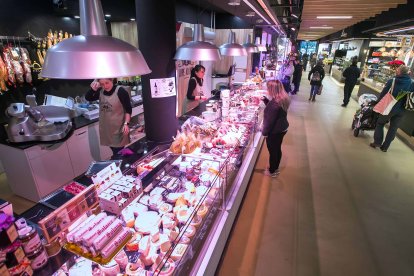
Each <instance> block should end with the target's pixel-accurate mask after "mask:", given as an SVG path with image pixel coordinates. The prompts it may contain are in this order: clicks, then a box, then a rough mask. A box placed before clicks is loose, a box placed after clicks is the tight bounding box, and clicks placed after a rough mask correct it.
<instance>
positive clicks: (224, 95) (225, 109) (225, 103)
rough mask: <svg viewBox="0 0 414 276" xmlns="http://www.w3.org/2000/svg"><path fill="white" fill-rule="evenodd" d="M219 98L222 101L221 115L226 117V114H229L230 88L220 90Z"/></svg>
mask: <svg viewBox="0 0 414 276" xmlns="http://www.w3.org/2000/svg"><path fill="white" fill-rule="evenodd" d="M220 98H221V102H222V104H221V115H222V116H223V117H224V118H226V117H227V116H229V110H230V90H229V89H225V90H221V93H220Z"/></svg>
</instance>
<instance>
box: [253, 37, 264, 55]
mask: <svg viewBox="0 0 414 276" xmlns="http://www.w3.org/2000/svg"><path fill="white" fill-rule="evenodd" d="M255 44H256V46H257V48H258V49H259V51H260V52H267V48H266V46H265V45H262V44H261V43H260V37H256V41H255Z"/></svg>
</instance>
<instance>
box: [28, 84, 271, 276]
mask: <svg viewBox="0 0 414 276" xmlns="http://www.w3.org/2000/svg"><path fill="white" fill-rule="evenodd" d="M221 94H222V99H221V101H220V102H219V101H217V100H211V101H210V102H209V103H208V104H207V109H206V104H202V105H200V106H199V107H197V108H196V109H194V110H192V111H190V112H189V113H187V114H185V115H183V116H182V117H181V118H180V121H181V123H182V124H181V128H180V130H179V133H177V136H176V137H175V140H174V142H173V143H172V144H171V145H156V144H154V143H151V142H148V141H146V140H145V139H143V140H141V141H139V142H137V143H134V144H133V145H131V146H130V149H131V150H132V152H134V154H133V155H130V156H128V157H125V158H122V160H119V161H114V162H109V165H108V164H106V167H104V168H103V169H101V168H99V169H101V170H97V169H96V168H95V167H93V166H92V167H91V168H89V170H88V172H89V173H88V176H86V175H82V176H80V177H78V178H75V179H74V181H73V182H72V183H70V184H68V185H65V186H64V187H62V188H60V189H58V190H57V191H55V192H54V193H52V194H50V195H49V196H47V197H45V198H43V199H42V200H41V201H40V202H39V203H38V204H37V205H36V206H35V207H33V208H32V210H28V211H27V212H25V213H24V214H22V217H24V218H26V220H27V221H28V223H29V224H32V225H34V226H35V227H39V229H40V230H41V232H40V233H41V235H42V236H43V238H44V242H43V247H44V248H45V249H46V248H48V249H49V250H50V251H51V252H52V254H51V255H50V256H51V257H49V259H48V260H47V259H46V260H44V262H41V265H40V266H39V267H32V268H33V269H36V275H69V273H83V274H84V275H103V273H109V274H105V275H116V273H119V272H121V273H127V274H128V275H148V274H146V273H153V274H154V275H190V274H194V275H212V274H214V271H215V269H216V267H217V265H218V262H219V259H220V256H221V253H222V251H223V249H224V246H225V243H226V240H227V238H228V235H229V232H230V229H231V226H232V224H233V222H234V219H235V217H236V214H237V211H238V209H239V205H240V203H241V200H242V198H243V194H244V192H245V190H246V187H247V184H248V180H249V176H250V174H251V172H252V170H253V166H254V163H255V160H256V158H257V156H258V153H259V151H260V148H261V145H262V143H263V138H262V137H261V134H260V132H258V124H259V123H260V121H261V111H262V108H263V104H262V103H261V100H260V99H261V97H262V96H263V95H264V94H265V91H264V90H257V86H256V85H255V84H246V85H243V86H242V87H241V88H240V89H239V90H238V91H234V93H232V94H230V91H222V93H221ZM200 115H201V118H200V117H198V116H200ZM95 165H99V164H98V163H97V164H95ZM61 247H63V248H64V250H61V249H60V248H61ZM28 260H31V259H30V258H28ZM27 263H29V262H27Z"/></svg>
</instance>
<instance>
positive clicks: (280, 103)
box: [262, 80, 290, 177]
mask: <svg viewBox="0 0 414 276" xmlns="http://www.w3.org/2000/svg"><path fill="white" fill-rule="evenodd" d="M267 92H268V94H269V96H270V97H271V98H272V99H271V100H270V101H268V100H267V99H265V103H266V102H267V104H266V108H265V110H264V114H263V127H262V134H263V136H265V137H266V145H267V149H268V150H269V167H268V168H267V169H266V170H265V174H266V175H268V176H271V177H276V176H277V175H278V174H279V173H280V171H279V164H280V160H281V159H282V141H283V137H284V136H285V134H286V132H287V130H288V127H289V122H288V120H287V110H288V108H289V105H290V99H289V96H288V94H287V93H286V91H285V89H284V88H283V84H282V83H281V82H280V81H279V80H270V81H268V82H267Z"/></svg>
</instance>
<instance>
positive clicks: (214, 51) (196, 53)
mask: <svg viewBox="0 0 414 276" xmlns="http://www.w3.org/2000/svg"><path fill="white" fill-rule="evenodd" d="M174 59H176V60H206V61H208V60H213V61H214V60H219V59H221V56H220V51H219V49H218V48H217V47H216V46H215V45H213V44H211V43H209V42H205V41H204V26H203V25H202V24H195V25H194V34H193V41H190V42H187V43H185V44H183V45H181V46H180V47H179V48H178V49H177V51H176V53H175V56H174Z"/></svg>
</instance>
